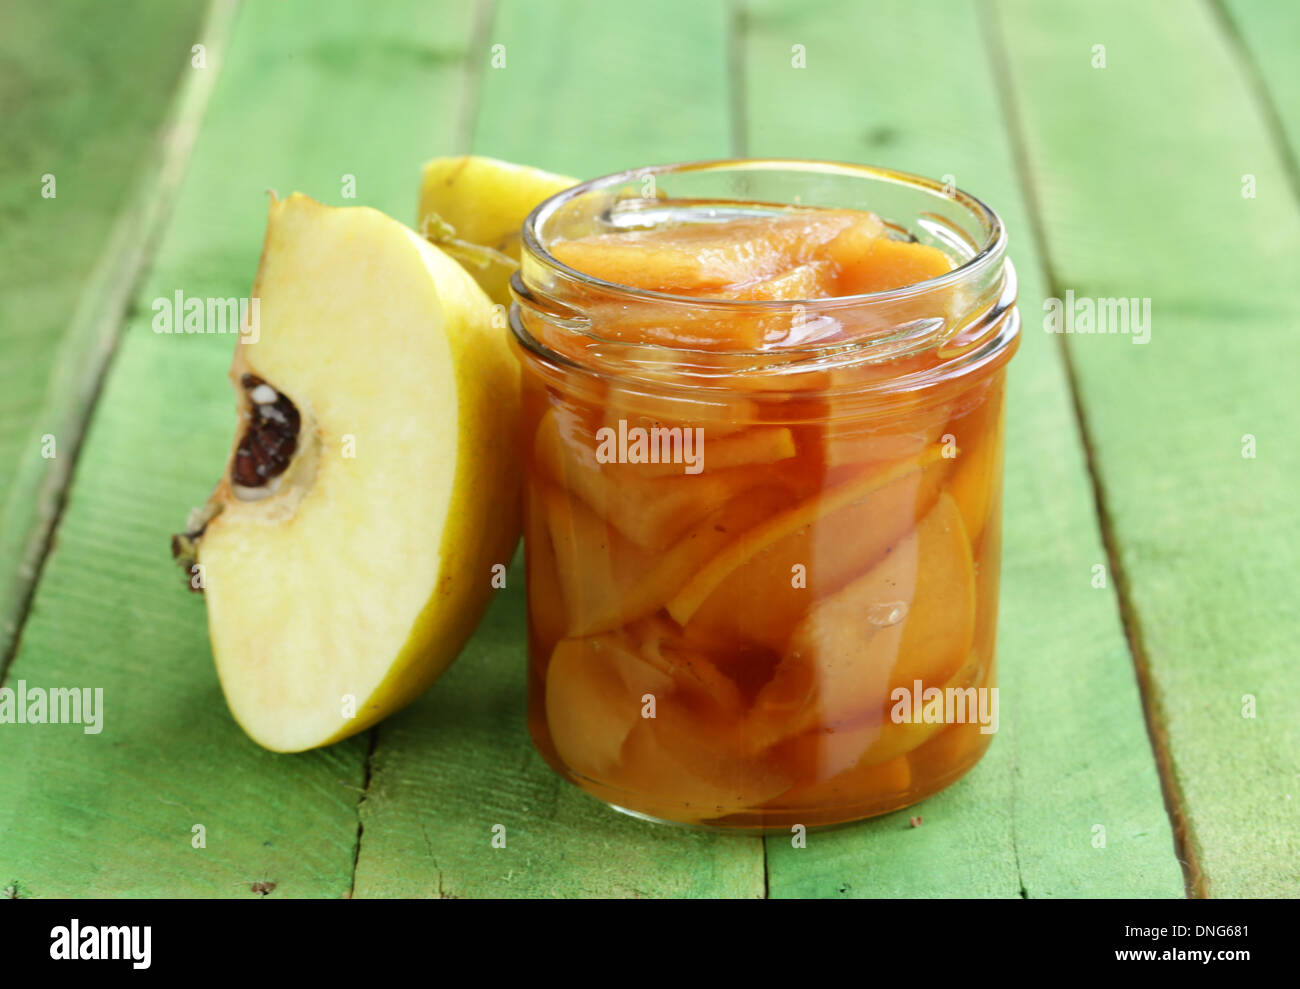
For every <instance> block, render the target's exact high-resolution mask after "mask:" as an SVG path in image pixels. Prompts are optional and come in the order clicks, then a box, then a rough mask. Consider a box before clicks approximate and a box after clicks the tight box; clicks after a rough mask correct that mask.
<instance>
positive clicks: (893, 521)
mask: <svg viewBox="0 0 1300 989" xmlns="http://www.w3.org/2000/svg"><path fill="white" fill-rule="evenodd" d="M791 206H802V207H834V208H843V209H854V210H869V211H871V212H873V213H875V214H877V215H879V216H880V217H882V218H883V219H884V220H885V221H886V223H887V226H888V227H889V231H890V235H891V236H892V237H893V238H895V239H898V240H908V241H913V240H915V241H919V242H921V243H924V244H928V245H931V246H933V247H935V248H938V249H939V250H941V251H943V252H944V253H945V254H946V255H947V256H948V258H949V262H950V264H951V265H952V266H953V267H952V270H951V271H949V272H948V273H947V274H943V275H939V276H938V277H933V278H930V279H928V280H924V281H920V282H917V283H915V284H912V285H907V286H906V287H903V288H898V289H890V290H887V291H879V292H873V293H870V294H864V295H854V296H846V297H840V298H822V299H810V300H806V301H800V302H790V301H772V300H762V299H757V300H753V299H751V300H735V299H710V298H700V297H695V296H682V295H673V294H667V293H663V292H657V291H652V290H647V289H644V288H633V287H629V286H627V285H620V284H614V283H612V282H608V281H603V280H601V279H598V278H595V277H592V276H590V275H587V274H583V273H581V272H579V271H576V270H574V269H573V268H570V267H567V266H566V265H564V264H562V263H561V262H560V261H559V260H558V259H557V258H556V257H555V256H554V255H553V254H552V253H551V248H552V247H553V246H554V245H555V243H556V242H557V240H568V239H573V238H576V237H581V236H584V235H588V234H593V233H599V232H611V231H620V230H636V229H646V228H653V227H655V226H657V225H659V224H662V223H665V222H674V223H677V222H681V221H683V220H686V221H699V222H709V221H711V220H718V219H727V218H734V217H741V216H743V217H747V218H754V217H758V218H760V219H761V218H762V217H763V216H764V215H766V214H768V213H771V214H773V215H775V214H776V213H777V212H778V211H785V212H788V211H789V208H790V207H791ZM523 243H524V251H523V260H522V266H521V269H520V271H519V272H518V273H517V274H516V275H515V276H514V278H513V282H512V285H513V289H514V295H515V303H514V305H513V306H512V307H511V320H510V322H511V328H512V330H513V337H514V342H515V345H516V350H517V353H518V354H519V356H520V359H521V362H522V364H523V368H524V373H523V409H524V423H523V435H524V444H523V446H524V449H523V457H524V460H525V463H526V471H525V474H526V501H527V503H526V512H525V518H526V524H525V552H526V560H527V585H528V625H529V657H530V658H529V672H528V681H529V714H528V717H529V726H530V730H531V732H532V736H533V739H534V741H535V744H536V746H537V748H538V749H539V751H540V752H541V753H542V755H543V756H544V757H545V758H546V760H547V761H548V762H549V763H550V765H551V766H553V767H554V768H555V770H556V771H557V772H559V773H560V774H561V775H562V776H564V777H565V778H566V779H568V780H570V781H572V782H573V783H575V784H577V785H578V786H580V787H581V788H582V789H584V790H586V791H587V792H589V793H591V794H593V795H594V796H596V797H597V798H599V799H600V800H602V801H604V802H606V803H608V804H610V805H612V806H614V807H615V808H617V809H619V810H623V811H625V812H627V813H630V814H633V815H636V816H640V817H645V818H649V819H653V820H659V821H671V822H677V823H684V824H693V825H704V826H708V827H714V828H726V829H732V830H778V829H779V830H783V831H787V832H788V830H789V829H790V828H791V827H792V826H794V825H796V824H802V825H804V826H806V827H809V828H813V827H820V826H827V825H834V824H841V823H844V822H848V821H853V820H857V819H860V818H864V817H868V816H872V815H876V814H882V813H885V812H888V811H892V810H896V809H898V808H900V807H904V806H907V805H908V804H911V803H914V802H915V801H917V800H920V799H921V798H923V797H925V796H928V795H929V794H931V793H934V792H936V791H937V790H940V789H942V788H943V787H945V786H947V785H948V784H949V783H952V782H953V781H954V780H956V779H957V778H958V777H960V776H961V775H963V774H964V773H965V772H966V771H967V770H969V769H970V768H971V766H973V765H974V764H975V763H976V762H977V761H978V760H979V758H980V756H981V755H982V754H983V752H984V751H985V749H986V748H987V746H988V744H989V742H990V740H991V738H992V736H993V733H994V732H995V731H996V728H997V706H996V705H997V693H996V678H995V657H994V639H995V633H996V625H997V597H998V569H999V555H1000V530H1001V475H1002V444H1003V405H1004V379H1005V366H1006V363H1007V361H1008V360H1009V359H1010V357H1011V355H1012V354H1013V353H1014V351H1015V348H1016V344H1017V340H1018V334H1019V317H1018V315H1017V312H1016V309H1015V296H1016V282H1015V275H1014V271H1013V269H1012V266H1011V264H1010V262H1009V261H1007V260H1006V258H1005V249H1006V235H1005V232H1004V230H1003V227H1002V224H1001V222H1000V221H999V219H998V217H997V216H996V215H995V214H994V213H993V211H992V210H990V209H989V208H988V207H987V206H985V205H984V204H983V203H981V202H980V201H979V200H977V199H975V198H974V197H972V196H969V195H967V194H966V193H964V192H961V191H960V190H956V189H953V188H951V187H945V186H943V185H941V184H940V183H938V182H934V181H931V180H929V179H924V178H920V177H917V176H912V175H905V174H902V173H898V172H892V171H887V170H884V169H877V168H868V167H863V166H857V165H844V164H833V163H823V162H807V161H778V160H750V161H722V162H702V163H693V164H685V165H670V166H661V167H653V168H645V169H640V170H637V171H633V172H626V173H622V174H618V175H612V176H608V177H605V178H601V179H596V180H594V181H592V182H587V183H585V184H583V185H579V186H577V187H575V188H573V189H571V190H569V191H566V192H563V193H561V194H559V195H557V196H554V197H552V198H551V199H548V200H547V201H546V202H544V203H543V204H542V205H541V206H539V207H538V208H537V209H536V210H535V211H534V212H533V213H532V215H531V216H530V217H529V218H528V221H527V223H526V224H525V227H524V232H523ZM633 260H634V261H635V260H636V259H635V258H633ZM738 340H739V341H749V342H750V343H749V344H748V345H746V346H742V347H739V348H738V347H737V346H736V341H738Z"/></svg>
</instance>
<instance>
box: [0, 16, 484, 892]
mask: <svg viewBox="0 0 1300 989" xmlns="http://www.w3.org/2000/svg"><path fill="white" fill-rule="evenodd" d="M471 13H472V12H471V11H469V10H467V9H466V8H465V7H464V5H462V4H458V3H445V4H436V5H435V4H428V3H422V2H417V0H409V2H401V3H388V4H383V5H381V6H377V7H369V6H368V7H364V8H363V7H360V6H354V5H320V4H314V3H310V2H307V0H302V2H292V3H266V4H264V3H253V4H246V5H243V6H242V7H241V8H240V11H239V17H238V22H237V24H236V26H235V31H234V37H233V40H232V42H231V46H230V47H231V50H230V53H229V55H228V57H226V58H225V59H221V58H220V57H218V59H217V62H221V61H224V63H225V64H224V65H222V66H221V67H220V71H221V76H220V78H219V80H218V83H217V88H216V91H215V92H214V95H213V101H212V104H211V107H210V110H209V112H208V115H207V119H206V123H205V125H204V128H203V131H202V133H201V135H200V138H199V141H198V144H197V146H196V149H195V155H194V159H193V164H192V167H191V169H190V171H189V173H188V174H187V176H186V178H185V181H184V183H183V186H182V189H181V192H180V195H179V199H178V203H177V207H176V210H175V213H174V215H173V217H172V219H171V221H170V223H169V224H168V227H167V231H166V234H165V237H164V239H163V241H162V245H161V248H160V251H159V254H158V257H157V259H156V263H155V264H154V266H153V268H152V270H151V272H150V274H149V276H148V278H147V280H146V281H145V283H144V284H143V285H142V287H141V288H140V290H139V291H138V292H137V293H136V296H135V310H136V311H135V314H134V315H133V316H132V318H131V319H130V321H129V324H128V325H127V327H126V328H125V331H124V334H123V337H122V344H121V346H120V348H119V351H118V353H117V355H116V357H115V360H114V364H113V367H112V370H111V373H110V375H109V377H108V379H107V381H106V384H105V389H104V393H103V397H102V400H101V401H100V403H99V404H98V406H97V408H96V412H95V416H94V419H93V422H92V426H91V429H90V432H89V433H88V436H87V439H86V443H85V447H84V450H83V454H82V457H81V460H80V462H79V464H78V469H77V473H76V478H75V481H74V483H73V486H72V488H71V492H70V497H69V502H68V506H67V509H66V511H65V512H64V515H63V517H62V520H61V523H60V525H59V528H58V531H57V542H56V548H55V550H54V551H53V553H52V554H51V556H50V558H49V561H48V563H47V566H46V569H45V572H44V575H43V577H42V580H41V582H40V584H39V586H38V588H37V591H36V594H35V597H34V600H33V606H32V611H31V615H30V618H29V620H28V622H27V626H26V628H25V629H24V633H23V641H22V647H21V650H20V651H19V653H18V654H17V656H16V658H15V660H14V663H13V666H12V668H11V669H10V671H9V676H8V680H7V681H6V682H7V684H9V685H11V686H14V685H16V684H17V683H18V682H19V681H26V682H27V683H28V684H29V685H32V686H40V687H56V686H57V687H63V686H66V687H71V686H88V687H97V688H102V689H103V691H104V694H103V698H104V700H103V704H104V721H103V730H102V732H101V733H100V734H97V735H87V734H84V733H83V732H82V731H81V729H80V728H79V727H77V726H75V725H54V726H34V725H4V726H0V795H2V796H0V882H3V883H5V884H10V883H12V884H13V885H15V886H16V887H17V889H18V892H19V894H20V895H25V896H26V895H29V896H58V895H79V894H97V895H113V896H118V895H182V896H238V895H246V896H252V895H259V893H260V894H261V895H266V887H265V886H263V887H261V888H260V890H259V889H255V888H254V887H253V884H254V883H273V884H275V889H274V891H273V892H272V894H271V895H288V896H312V895H319V896H343V895H346V894H347V893H348V892H349V890H350V887H351V881H352V866H353V862H354V857H355V852H356V843H357V817H356V807H357V803H358V801H359V800H360V795H361V792H362V789H363V786H364V779H365V775H364V763H365V756H366V750H367V739H366V738H364V737H361V738H357V739H353V740H351V741H349V742H348V743H345V744H342V745H339V746H335V747H333V748H330V749H327V750H324V751H318V752H313V753H309V754H306V755H301V756H279V755H273V754H271V753H268V752H265V751H263V750H261V749H259V748H258V747H257V746H256V745H254V744H253V743H252V742H251V741H249V740H248V739H247V738H246V737H245V736H244V735H243V733H242V732H241V731H240V730H239V728H238V727H237V726H236V725H235V723H234V722H233V720H232V719H231V718H230V715H229V714H228V712H227V710H226V707H225V704H224V702H223V700H222V697H221V693H220V690H219V688H218V684H217V680H216V675H215V672H214V670H213V666H212V660H211V656H210V652H209V647H208V644H207V637H206V629H205V620H204V614H203V603H202V601H201V600H200V599H199V598H198V597H197V596H195V595H192V594H190V593H189V592H188V590H187V589H186V587H185V583H184V581H183V580H182V576H181V574H180V573H179V571H177V570H176V569H175V568H174V566H173V564H172V563H171V561H170V559H169V552H168V540H169V535H170V533H171V532H173V531H174V530H175V529H176V528H177V526H178V523H180V522H181V521H182V520H183V519H184V518H185V515H186V512H187V510H188V509H189V508H190V507H191V506H193V505H195V504H199V503H201V502H202V501H203V499H204V498H205V497H206V495H207V492H208V490H209V489H210V485H211V484H212V482H213V481H214V480H215V478H216V474H217V472H218V471H219V469H220V465H221V464H222V462H223V461H224V458H225V456H226V454H227V452H228V449H229V440H230V429H231V426H232V415H231V410H232V397H231V394H230V389H229V384H228V382H227V380H226V369H227V367H228V365H229V361H230V355H231V348H232V347H233V345H234V338H233V337H232V336H228V335H216V334H213V335H191V336H185V335H182V336H168V335H160V334H155V333H154V332H152V330H151V321H152V318H153V312H152V301H153V300H154V299H157V298H169V297H171V296H172V293H173V292H175V291H177V290H180V291H182V292H184V293H185V295H186V296H191V297H206V296H219V297H228V296H242V295H245V294H246V293H247V292H248V290H249V286H250V284H251V281H252V277H253V273H254V271H255V269H256V266H257V259H258V254H259V251H260V248H261V242H262V233H263V229H264V226H265V212H266V197H265V193H264V190H265V189H266V188H268V187H274V188H277V189H279V190H280V191H282V192H286V193H287V192H289V191H291V190H293V189H300V190H302V191H305V192H308V193H311V194H313V195H315V196H317V197H318V198H320V199H322V200H324V201H327V202H332V203H336V204H341V205H342V204H347V203H351V202H353V200H350V199H344V198H343V189H344V188H345V185H346V184H347V183H348V176H352V177H353V178H354V179H355V189H356V199H355V202H356V203H358V204H369V205H375V206H378V207H379V208H381V209H384V210H386V211H388V212H391V213H393V214H395V215H397V216H409V215H410V214H411V212H412V211H413V210H414V208H415V200H416V187H415V182H416V177H417V175H418V166H419V163H420V162H421V160H423V158H424V157H426V156H428V155H429V154H431V153H433V152H434V151H435V150H438V149H440V148H442V147H444V146H445V144H446V142H447V141H449V140H451V136H452V134H453V133H454V132H455V128H456V126H457V120H456V112H455V107H456V106H457V105H458V102H459V98H460V95H461V93H462V90H463V86H462V84H463V82H464V79H465V71H464V70H465V64H466V63H465V54H466V47H467V44H468V40H469V38H470V35H471V20H472V18H471ZM218 55H219V53H218ZM215 70H216V64H215V63H214V62H213V61H212V56H211V54H210V55H209V68H208V69H207V70H206V71H215ZM194 71H199V70H197V69H196V70H194ZM198 824H201V825H203V826H204V827H205V828H206V847H205V848H202V849H198V848H194V847H192V841H193V840H194V837H195V836H194V835H193V834H192V830H191V829H192V828H193V827H194V826H195V825H198Z"/></svg>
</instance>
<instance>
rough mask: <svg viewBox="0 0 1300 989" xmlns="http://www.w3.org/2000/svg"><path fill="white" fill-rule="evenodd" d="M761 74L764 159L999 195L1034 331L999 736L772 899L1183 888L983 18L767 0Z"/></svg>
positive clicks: (759, 25)
mask: <svg viewBox="0 0 1300 989" xmlns="http://www.w3.org/2000/svg"><path fill="white" fill-rule="evenodd" d="M796 45H801V46H803V47H802V49H801V50H800V49H796V48H795V47H794V46H796ZM798 55H802V60H803V64H804V65H805V67H804V68H795V67H794V65H795V63H796V62H797V61H798V59H797V58H796V56H798ZM743 65H744V77H745V83H744V87H745V107H746V113H747V116H746V124H745V131H746V132H747V134H748V140H747V145H746V147H745V152H746V153H747V154H753V155H780V154H786V155H794V156H798V157H816V158H832V159H843V160H848V161H864V162H871V163H876V164H883V165H888V166H890V167H895V168H902V169H905V170H910V171H915V172H920V173H922V174H927V175H932V176H936V177H939V176H944V175H951V176H954V177H955V179H956V182H957V184H958V185H960V186H961V187H962V188H965V189H967V190H969V191H971V192H973V193H975V194H976V195H978V196H981V197H982V198H984V199H986V200H987V201H988V202H989V203H990V204H992V205H993V206H994V208H996V209H997V210H998V211H999V212H1000V213H1001V215H1002V217H1003V219H1004V221H1005V222H1006V224H1007V226H1008V229H1009V230H1010V235H1011V244H1012V246H1011V256H1012V258H1013V260H1014V262H1015V264H1016V266H1017V271H1018V274H1019V277H1020V305H1021V308H1022V311H1023V313H1024V314H1025V316H1026V321H1027V327H1026V330H1025V332H1024V335H1023V340H1022V344H1021V348H1020V351H1019V353H1018V355H1017V356H1016V357H1015V359H1014V360H1013V362H1012V365H1011V374H1010V382H1009V397H1008V420H1007V422H1008V425H1007V456H1006V477H1005V504H1004V516H1005V522H1004V537H1003V542H1004V546H1003V567H1002V596H1001V622H1000V626H999V649H998V653H999V676H1000V683H1001V688H1002V695H1001V697H1002V705H1001V729H1000V732H999V737H998V738H997V739H996V740H995V742H994V744H993V746H992V748H991V749H990V751H989V753H988V754H987V755H986V756H985V758H984V760H983V761H982V763H981V764H980V765H979V766H977V767H976V769H975V770H974V771H973V772H972V773H971V774H970V775H969V776H968V777H966V778H965V779H963V780H961V781H960V782H958V783H957V784H956V785H954V786H953V787H951V788H950V789H949V790H947V791H945V792H944V793H941V794H939V795H937V796H935V797H932V798H930V799H929V800H926V801H923V802H922V803H921V804H919V805H917V806H916V807H914V808H912V809H910V810H906V811H902V812H900V813H898V814H894V815H890V816H887V817H884V818H881V819H878V820H875V821H871V822H867V823H865V824H862V825H859V826H856V827H853V828H850V829H846V830H842V831H836V832H831V833H827V834H817V833H814V834H812V835H810V836H809V838H808V842H807V847H806V848H804V849H796V848H793V847H792V845H791V842H790V841H789V840H788V839H784V838H775V837H773V838H770V839H769V840H768V857H769V888H770V892H771V895H772V896H774V897H784V896H939V895H947V896H1028V897H1047V896H1112V895H1120V896H1180V895H1182V893H1183V880H1182V876H1181V872H1180V869H1179V866H1178V863H1177V861H1176V858H1175V854H1174V848H1173V839H1172V834H1171V830H1170V826H1169V821H1168V818H1167V816H1166V814H1165V810H1164V807H1163V803H1162V798H1161V791H1160V784H1159V780H1158V778H1157V774H1156V770H1155V764H1154V760H1153V756H1152V752H1151V748H1150V745H1149V743H1148V740H1147V736H1146V730H1145V727H1144V722H1143V717H1142V709H1141V704H1140V701H1139V696H1138V691H1137V686H1136V683H1135V679H1134V673H1133V667H1132V664H1131V661H1130V657H1129V653H1128V650H1127V648H1126V646H1125V641H1124V634H1123V630H1122V627H1121V623H1120V618H1119V612H1118V608H1117V602H1116V597H1115V593H1114V590H1113V589H1106V590H1097V589H1094V588H1093V587H1092V584H1091V575H1092V567H1093V566H1094V565H1095V564H1097V563H1104V561H1105V559H1106V555H1105V551H1104V548H1103V545H1102V539H1101V536H1100V532H1099V528H1098V521H1097V518H1096V517H1095V512H1094V508H1093V504H1092V499H1091V495H1090V489H1089V481H1088V473H1087V466H1086V463H1085V457H1084V453H1083V449H1082V446H1081V443H1080V437H1079V434H1078V431H1077V429H1076V425H1075V421H1074V415H1073V412H1072V408H1071V401H1070V397H1069V386H1068V383H1067V380H1066V374H1065V369H1064V367H1063V365H1062V362H1061V357H1060V354H1059V352H1058V348H1057V346H1056V343H1055V341H1054V340H1053V339H1051V338H1048V337H1046V336H1045V335H1044V334H1043V333H1042V332H1041V330H1039V329H1038V326H1039V322H1040V318H1039V314H1040V313H1041V311H1042V307H1041V301H1042V298H1043V295H1044V290H1045V284H1044V279H1043V272H1042V265H1041V262H1040V259H1039V258H1038V256H1037V254H1036V251H1035V246H1034V241H1033V237H1032V236H1031V228H1030V224H1029V218H1028V215H1027V213H1026V207H1025V197H1024V194H1023V190H1022V189H1021V187H1020V185H1019V183H1018V181H1017V177H1016V171H1015V163H1014V160H1013V155H1012V151H1011V147H1010V144H1009V142H1008V137H1007V133H1006V130H1005V128H1004V125H1003V120H1002V117H1001V114H1000V111H999V108H998V95H997V86H996V82H995V78H994V75H993V72H992V68H991V63H990V60H989V57H988V55H987V53H986V51H985V45H984V42H983V40H982V37H981V24H980V21H979V18H978V17H977V14H976V10H975V8H974V5H973V4H970V3H966V2H945V3H926V4H911V3H906V2H902V0H899V2H886V3H874V4H870V5H866V4H857V3H853V2H850V0H843V2H837V3H831V4H821V5H817V6H816V7H810V6H808V5H799V4H795V3H792V2H774V0H755V2H752V3H749V4H747V5H746V8H745V17H744V60H743ZM1082 160H1083V161H1086V158H1084V159H1082ZM912 815H920V816H921V817H922V818H923V823H922V825H921V827H919V828H911V827H910V826H909V823H908V819H909V817H910V816H912ZM1099 825H1100V826H1101V827H1103V828H1104V829H1105V836H1106V843H1105V847H1104V848H1098V847H1095V844H1094V838H1095V836H1096V835H1097V834H1099V832H1097V831H1095V830H1094V829H1095V828H1096V827H1097V826H1099Z"/></svg>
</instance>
